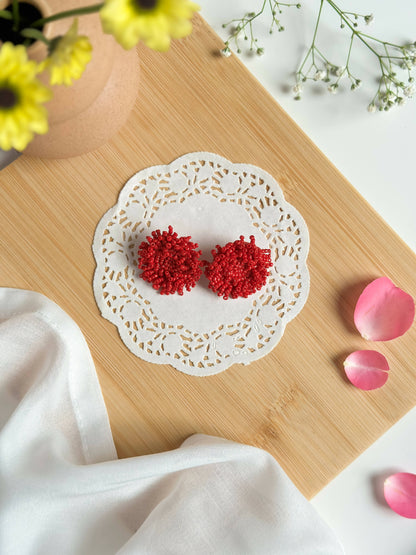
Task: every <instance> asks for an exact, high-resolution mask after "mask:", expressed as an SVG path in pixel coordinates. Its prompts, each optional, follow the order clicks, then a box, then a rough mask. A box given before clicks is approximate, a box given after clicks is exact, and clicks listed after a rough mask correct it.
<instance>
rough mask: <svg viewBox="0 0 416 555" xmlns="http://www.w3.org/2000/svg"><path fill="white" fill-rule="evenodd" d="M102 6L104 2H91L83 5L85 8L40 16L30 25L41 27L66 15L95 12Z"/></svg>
mask: <svg viewBox="0 0 416 555" xmlns="http://www.w3.org/2000/svg"><path fill="white" fill-rule="evenodd" d="M103 6H104V2H100V3H99V4H92V5H91V6H85V8H78V9H74V10H68V11H66V12H60V13H56V14H54V15H50V16H49V17H42V18H41V19H38V20H37V21H35V22H34V23H33V24H32V27H43V26H44V25H46V24H47V23H50V22H51V21H56V20H58V19H65V18H67V17H76V16H78V15H86V14H90V13H95V12H98V11H100V10H101V8H102V7H103Z"/></svg>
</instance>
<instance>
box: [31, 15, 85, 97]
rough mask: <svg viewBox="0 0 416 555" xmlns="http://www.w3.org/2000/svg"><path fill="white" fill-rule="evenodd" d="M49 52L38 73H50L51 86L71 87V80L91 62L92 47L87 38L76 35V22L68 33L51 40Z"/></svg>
mask: <svg viewBox="0 0 416 555" xmlns="http://www.w3.org/2000/svg"><path fill="white" fill-rule="evenodd" d="M50 50H51V52H50V54H49V56H48V57H47V58H46V60H44V61H43V62H42V63H41V64H40V71H43V70H45V69H46V70H48V71H49V72H50V84H51V85H67V86H69V85H72V79H79V78H80V77H81V75H82V74H83V73H84V70H85V68H86V66H87V64H88V62H89V61H90V60H91V56H92V54H91V52H92V46H91V43H90V41H89V39H88V37H85V36H82V35H78V20H75V21H74V23H73V24H72V25H71V27H70V28H69V30H68V32H67V33H66V34H65V35H63V36H61V37H56V38H55V39H52V45H51V49H50Z"/></svg>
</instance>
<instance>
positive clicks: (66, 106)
mask: <svg viewBox="0 0 416 555" xmlns="http://www.w3.org/2000/svg"><path fill="white" fill-rule="evenodd" d="M30 3H31V4H33V5H35V6H36V7H37V8H38V9H39V11H40V12H41V13H42V16H43V17H48V16H50V15H53V14H55V13H57V12H59V11H62V9H63V8H64V9H65V10H70V9H74V8H79V7H83V6H85V5H86V2H85V0H68V1H67V2H65V3H64V4H65V6H63V2H62V1H61V0H30ZM72 23H73V18H67V19H62V20H57V21H53V22H51V23H48V24H47V25H46V26H45V27H44V29H43V32H44V34H45V36H46V37H47V38H54V37H56V36H59V35H64V34H65V33H66V32H67V31H68V29H69V27H70V26H71V25H72ZM78 32H79V34H81V35H86V36H88V38H89V39H90V41H91V44H92V47H93V51H92V59H91V61H90V62H89V64H88V65H87V67H86V69H85V71H84V73H83V75H82V77H81V78H80V79H79V80H77V81H74V82H73V85H72V86H70V87H66V86H64V85H55V86H53V87H50V88H51V89H52V91H53V98H52V100H50V101H49V102H48V103H46V104H45V107H46V109H47V110H48V114H49V117H48V121H49V131H48V133H47V134H46V135H36V136H35V138H34V140H33V141H32V142H31V143H30V144H29V145H28V147H27V148H26V150H25V152H24V153H25V154H28V155H30V156H36V157H39V158H69V157H71V156H77V155H79V154H83V153H85V152H89V151H91V150H94V149H96V148H98V147H99V146H101V145H102V144H104V143H105V142H107V141H108V140H109V139H110V138H111V137H112V136H113V135H114V134H115V133H116V132H117V131H118V130H119V129H120V127H121V126H122V125H123V124H124V123H125V121H126V120H127V117H128V115H129V113H130V112H131V110H132V108H133V106H134V103H135V100H136V97H137V93H138V87H139V60H138V56H137V50H136V49H135V48H133V49H132V50H130V51H126V50H124V49H123V48H122V47H121V46H119V44H118V43H117V42H116V40H115V39H114V38H113V37H112V36H111V35H105V34H104V33H103V31H102V28H101V22H100V17H99V14H98V13H94V14H89V15H82V16H80V17H79V18H78ZM28 54H29V57H30V58H31V59H33V60H36V61H41V60H43V59H44V58H45V57H46V54H47V52H46V46H45V44H43V43H41V42H39V41H38V42H36V43H34V44H33V45H32V46H30V47H29V49H28ZM39 79H40V80H41V81H42V82H43V83H45V84H47V85H48V86H50V85H49V84H48V79H49V75H48V74H47V73H42V74H40V75H39Z"/></svg>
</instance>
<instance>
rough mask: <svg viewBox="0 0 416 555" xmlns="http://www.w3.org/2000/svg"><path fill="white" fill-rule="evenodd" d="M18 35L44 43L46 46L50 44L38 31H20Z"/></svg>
mask: <svg viewBox="0 0 416 555" xmlns="http://www.w3.org/2000/svg"><path fill="white" fill-rule="evenodd" d="M20 34H21V35H22V37H25V38H27V39H34V40H40V41H42V42H44V43H45V44H46V45H47V46H49V45H50V44H51V41H50V40H49V39H47V38H46V37H45V35H44V34H43V33H41V31H39V30H38V29H22V31H20Z"/></svg>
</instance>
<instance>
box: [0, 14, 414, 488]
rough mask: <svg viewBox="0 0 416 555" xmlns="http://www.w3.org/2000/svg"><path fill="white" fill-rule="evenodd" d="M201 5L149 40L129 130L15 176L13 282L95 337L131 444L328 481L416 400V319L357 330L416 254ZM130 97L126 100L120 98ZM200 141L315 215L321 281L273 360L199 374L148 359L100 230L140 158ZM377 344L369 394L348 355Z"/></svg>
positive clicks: (407, 273)
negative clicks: (160, 40)
mask: <svg viewBox="0 0 416 555" xmlns="http://www.w3.org/2000/svg"><path fill="white" fill-rule="evenodd" d="M221 44H222V43H221V41H220V39H219V38H218V37H217V36H216V35H215V34H214V33H213V32H212V30H211V29H210V28H209V27H208V26H207V25H206V24H205V23H204V22H203V20H202V19H200V18H199V17H197V18H196V23H195V29H194V33H193V34H192V36H191V37H189V38H188V39H186V40H184V41H182V42H180V43H177V44H175V46H174V47H173V49H172V50H171V51H170V52H169V53H168V54H158V53H155V52H151V51H148V50H144V49H143V50H141V51H140V55H141V59H142V83H141V89H140V95H139V97H138V99H137V103H136V106H135V110H134V113H133V114H132V116H131V118H130V120H129V122H128V124H127V125H126V126H125V127H124V128H123V130H122V131H121V132H120V133H119V134H118V135H117V136H116V137H115V138H114V139H113V140H112V141H111V142H110V143H109V144H107V145H105V146H103V147H102V148H100V149H99V150H97V151H95V152H94V153H90V154H87V155H84V156H82V157H78V158H73V159H69V160H56V161H43V160H37V159H31V158H28V157H26V158H25V157H21V158H20V159H19V160H18V161H16V162H15V163H14V164H12V165H11V166H9V167H8V168H7V169H6V170H4V171H2V172H1V173H0V218H1V231H0V286H9V287H18V288H27V289H33V290H36V291H39V292H41V293H43V294H45V295H46V296H48V297H49V298H51V299H52V300H54V301H55V302H57V303H58V304H59V305H60V306H61V307H62V308H63V309H64V310H66V311H67V312H68V313H69V314H70V316H72V318H74V320H75V321H76V322H77V323H78V325H79V326H80V328H81V330H82V331H83V333H84V334H85V336H86V339H87V341H88V344H89V346H90V348H91V351H92V355H93V358H94V361H95V364H96V368H97V372H98V376H99V380H100V383H101V386H102V389H103V393H104V397H105V401H106V404H107V408H108V412H109V417H110V422H111V426H112V430H113V434H114V439H115V442H116V446H117V450H118V453H119V456H120V457H127V456H132V455H140V454H147V453H152V452H157V451H161V450H165V449H170V448H174V447H177V446H179V444H180V443H181V441H183V440H184V439H185V438H186V437H188V436H189V435H190V434H192V433H194V432H203V433H207V434H213V435H219V436H222V437H226V438H229V439H233V440H236V441H240V442H244V443H248V444H252V445H257V446H260V447H263V448H265V449H266V450H268V451H269V452H270V453H272V454H273V455H274V456H275V457H276V459H277V460H278V461H279V463H280V464H281V465H282V466H283V468H284V469H285V470H286V472H287V473H288V475H289V476H290V478H291V479H292V480H293V481H294V482H295V484H296V485H297V486H298V487H299V488H300V490H301V491H302V492H303V493H304V494H305V495H306V496H307V497H311V496H313V495H314V494H315V493H317V492H318V491H319V490H320V489H321V488H322V487H323V486H324V485H325V484H327V483H328V482H329V481H330V480H331V479H332V478H334V477H335V476H336V474H338V473H339V472H340V471H341V470H342V469H343V468H344V467H345V466H346V465H348V464H349V463H350V462H352V461H353V459H354V458H356V457H357V456H358V455H359V454H360V453H361V452H362V451H363V450H364V449H365V448H367V447H368V446H369V445H370V444H371V443H372V442H373V441H374V440H375V439H377V438H378V437H379V436H380V435H381V434H383V433H384V432H385V431H386V430H387V429H388V428H389V427H390V426H391V425H392V424H393V423H394V422H396V421H397V420H398V419H399V418H400V417H401V416H403V415H404V414H405V413H406V412H407V411H408V410H409V409H410V408H411V407H412V406H414V405H415V404H416V387H415V378H416V348H415V346H416V326H413V328H412V329H411V330H410V331H409V332H408V333H407V334H406V335H405V336H404V337H402V338H400V339H397V340H395V341H392V342H390V343H385V344H377V345H374V344H371V343H368V342H366V341H364V340H363V339H361V338H360V337H359V336H358V334H357V332H356V331H355V330H354V327H353V323H352V311H353V307H354V304H355V301H356V299H357V297H358V294H359V292H360V290H361V289H362V288H363V286H364V285H365V284H366V283H368V282H369V281H371V279H373V278H375V277H379V276H382V275H387V276H389V277H390V278H391V279H392V280H393V281H394V282H395V283H396V284H398V285H400V286H401V287H402V288H403V289H405V290H406V291H408V292H409V293H410V294H412V295H413V296H414V297H415V296H416V282H415V279H414V277H415V275H416V256H415V255H414V254H413V253H412V252H411V251H410V249H409V248H408V247H406V245H404V244H403V242H401V241H400V239H399V238H398V237H397V236H396V235H395V234H394V232H393V231H392V230H391V229H389V228H388V226H387V225H386V224H385V223H384V222H383V221H382V220H381V219H380V218H379V217H378V215H376V214H375V213H374V211H373V210H372V209H371V208H370V207H369V206H368V205H367V204H366V203H365V202H364V200H363V199H362V198H361V197H360V196H359V195H358V194H357V193H356V191H355V190H354V189H353V188H352V187H351V185H349V183H347V182H346V180H345V179H344V178H343V177H342V175H340V173H339V172H338V171H337V170H336V169H335V168H334V167H333V166H332V165H331V163H330V162H329V161H328V160H327V159H326V158H325V157H324V156H323V155H322V153H321V152H320V151H319V150H318V149H317V148H316V147H315V146H314V145H313V144H312V142H311V141H310V140H309V139H308V138H307V137H306V136H305V135H304V134H303V132H302V131H301V130H300V129H299V128H298V127H297V126H296V125H295V124H294V122H293V121H292V120H291V119H290V118H289V117H288V116H287V114H285V113H284V112H283V110H282V109H281V108H280V107H279V106H278V105H277V104H276V103H275V102H274V100H273V99H272V98H271V97H270V96H269V95H268V93H267V92H266V91H264V90H263V89H262V88H261V86H260V85H259V84H258V82H257V81H256V80H255V79H254V78H253V77H252V76H251V75H250V74H249V73H248V71H247V70H246V69H245V68H244V66H243V65H242V64H241V63H240V62H239V61H238V60H237V59H236V58H235V57H233V58H231V59H223V58H221V57H219V56H218V49H219V48H220V47H221ZM120 101H122V99H120ZM193 151H209V152H215V153H218V154H220V155H222V156H225V157H226V158H228V159H229V160H231V161H232V162H244V163H250V164H254V165H257V166H260V167H261V168H263V169H264V170H266V171H268V172H269V173H270V174H272V175H273V176H274V177H275V178H276V179H277V180H278V181H279V182H280V184H281V186H282V189H283V190H284V193H285V196H286V198H287V200H288V201H289V202H290V203H291V204H293V205H294V206H295V207H296V208H297V209H298V210H299V211H300V212H301V214H302V215H303V217H304V218H305V220H306V223H307V225H308V226H309V231H310V239H311V250H310V256H309V268H310V272H311V292H310V297H309V300H308V302H307V304H306V307H305V308H304V309H303V311H302V313H301V314H300V316H298V317H297V318H296V319H295V320H294V321H293V322H291V323H290V324H289V325H288V327H287V329H286V332H285V334H284V337H283V339H282V341H281V342H280V344H279V345H278V346H277V347H276V348H275V349H274V351H273V352H272V353H271V354H270V355H268V356H266V357H265V358H263V359H261V360H259V361H257V362H255V363H253V364H251V365H249V366H242V365H234V366H232V367H231V368H230V369H229V370H227V371H226V372H223V373H221V374H218V375H215V376H212V377H208V378H195V377H191V376H187V375H185V374H182V373H180V372H178V371H177V370H174V369H173V368H172V367H170V366H168V365H154V364H150V363H146V362H144V361H142V360H140V359H138V358H136V357H134V356H133V355H132V354H131V353H130V352H129V351H128V350H127V348H126V347H125V346H124V344H123V343H122V341H121V340H120V338H119V336H118V332H117V329H116V328H115V327H114V326H113V325H112V324H110V323H109V322H108V321H107V320H104V319H103V318H101V317H100V315H99V311H98V309H97V307H96V305H95V301H94V297H93V293H92V285H91V284H92V277H93V273H94V268H95V263H94V259H93V255H92V251H91V244H92V239H93V234H94V230H95V227H96V225H97V223H98V221H99V220H100V218H101V216H102V215H103V214H104V212H105V211H106V210H107V209H108V208H109V207H111V206H113V205H114V204H115V202H116V199H117V196H118V193H119V191H120V189H121V188H122V186H123V185H124V183H125V182H126V181H127V179H128V178H129V177H131V176H132V175H133V174H134V173H136V172H137V171H138V170H140V169H142V168H145V167H147V166H150V165H158V164H165V163H169V162H171V161H172V160H174V159H175V158H177V157H178V156H180V155H182V154H185V153H187V152H193ZM374 347H375V348H376V349H378V350H380V351H381V352H382V353H384V354H385V355H386V356H387V357H388V359H389V362H390V365H391V376H390V379H389V381H388V383H387V385H386V386H385V387H384V388H382V389H381V390H379V391H374V392H368V393H365V392H362V391H359V390H357V389H355V388H354V387H353V386H351V385H350V384H349V383H348V382H347V381H346V379H345V377H344V374H343V370H342V360H343V359H344V357H345V356H346V354H348V353H349V352H351V351H353V350H355V349H362V348H374Z"/></svg>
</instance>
